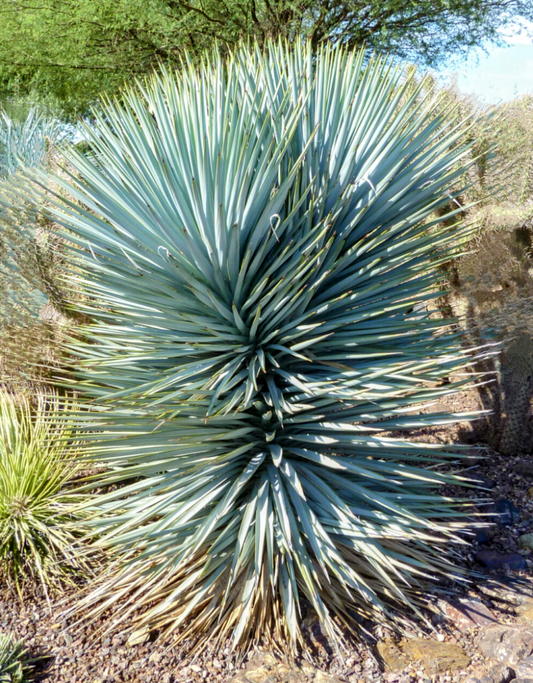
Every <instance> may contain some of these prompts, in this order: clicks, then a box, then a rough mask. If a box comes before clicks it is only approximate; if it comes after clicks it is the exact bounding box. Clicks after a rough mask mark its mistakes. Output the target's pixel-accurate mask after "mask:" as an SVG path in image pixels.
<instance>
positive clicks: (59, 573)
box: [0, 392, 86, 592]
mask: <svg viewBox="0 0 533 683" xmlns="http://www.w3.org/2000/svg"><path fill="white" fill-rule="evenodd" d="M70 409H72V406H71V405H69V404H68V403H65V402H64V401H62V400H60V399H59V398H58V397H56V396H53V395H50V396H43V395H40V396H39V397H38V398H37V399H36V406H32V405H31V403H30V401H29V400H28V399H27V398H26V397H24V396H21V395H19V396H13V395H9V394H7V393H5V392H2V393H1V394H0V567H1V572H2V574H3V576H4V577H6V578H7V579H8V580H9V581H13V582H14V584H15V585H16V587H17V589H18V590H19V592H20V591H22V589H23V584H24V581H25V580H26V579H37V580H38V581H40V582H41V584H42V585H43V587H44V588H45V589H48V587H50V586H51V587H54V586H56V585H57V584H58V582H60V581H61V579H63V578H66V577H67V575H68V573H69V572H70V571H71V570H72V569H81V568H84V567H85V565H86V561H85V559H84V556H83V554H82V553H81V551H80V548H79V546H78V543H77V541H76V539H77V537H78V536H79V530H80V526H79V520H80V515H81V513H79V512H78V513H75V512H74V511H73V508H74V506H75V505H77V504H78V503H79V502H80V501H81V500H82V499H81V498H80V495H79V494H75V493H73V492H72V491H71V487H70V488H69V484H71V482H72V481H73V480H74V479H75V478H76V476H77V475H78V474H79V472H80V469H81V464H80V462H79V461H78V460H77V456H78V454H79V448H78V447H77V444H76V436H75V434H74V432H73V429H72V425H71V424H70V422H69V412H68V411H69V410H70Z"/></svg>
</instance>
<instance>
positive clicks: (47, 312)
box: [0, 109, 70, 387]
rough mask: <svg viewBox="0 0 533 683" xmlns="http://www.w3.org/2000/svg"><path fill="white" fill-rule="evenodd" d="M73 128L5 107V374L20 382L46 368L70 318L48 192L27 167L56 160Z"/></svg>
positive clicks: (1, 164)
mask: <svg viewBox="0 0 533 683" xmlns="http://www.w3.org/2000/svg"><path fill="white" fill-rule="evenodd" d="M69 134H70V129H69V128H67V127H66V126H64V125H61V124H60V123H59V122H58V121H56V120H54V119H51V118H47V117H46V116H44V115H43V114H40V113H39V112H38V111H37V110H35V109H32V110H30V111H29V113H28V114H27V116H26V118H24V119H23V120H21V121H14V120H12V119H11V118H10V117H9V116H7V114H6V113H5V112H4V113H2V114H0V379H1V380H2V381H3V383H5V382H7V381H9V382H10V384H12V385H13V384H15V383H16V384H17V387H20V385H21V384H25V385H27V384H28V379H29V380H30V383H32V382H34V381H35V380H38V379H39V378H42V377H43V376H46V374H47V373H48V367H49V366H50V365H54V361H55V360H56V357H55V350H56V348H57V344H56V339H57V337H58V336H59V335H60V333H61V330H62V328H63V327H64V326H65V325H67V324H68V323H69V321H68V318H67V316H65V314H64V311H63V310H62V297H61V287H60V285H59V273H60V271H61V265H62V264H61V241H60V240H58V239H57V237H56V236H55V234H54V230H53V226H52V225H50V224H49V223H47V221H46V220H44V219H43V217H42V215H41V209H42V205H43V202H44V199H43V197H42V196H39V195H37V194H36V193H34V192H29V191H27V190H28V189H29V188H28V184H27V183H26V182H25V172H26V169H27V168H34V167H39V168H46V167H49V166H52V165H53V163H52V160H53V159H54V158H55V157H56V156H57V151H56V150H57V144H58V142H59V141H60V140H63V139H65V138H68V137H69ZM25 190H26V191H25ZM22 197H23V198H22ZM30 339H31V343H29V340H30Z"/></svg>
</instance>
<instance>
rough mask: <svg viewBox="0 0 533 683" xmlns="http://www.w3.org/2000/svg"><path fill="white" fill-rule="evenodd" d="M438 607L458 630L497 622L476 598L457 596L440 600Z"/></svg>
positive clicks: (466, 629)
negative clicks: (452, 598)
mask: <svg viewBox="0 0 533 683" xmlns="http://www.w3.org/2000/svg"><path fill="white" fill-rule="evenodd" d="M439 607H440V609H441V611H442V613H443V614H444V616H445V617H446V618H447V619H448V620H449V621H451V622H452V623H453V624H454V625H455V626H456V627H457V628H458V629H459V630H460V631H468V629H471V628H475V627H476V626H489V625H491V624H497V623H498V619H497V618H496V617H495V616H494V614H493V613H492V612H491V611H490V609H489V608H488V607H486V606H485V605H484V604H483V603H482V602H481V600H478V599H477V598H458V599H455V600H450V601H446V600H440V601H439Z"/></svg>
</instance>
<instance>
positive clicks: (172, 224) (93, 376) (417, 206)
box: [52, 43, 471, 648]
mask: <svg viewBox="0 0 533 683" xmlns="http://www.w3.org/2000/svg"><path fill="white" fill-rule="evenodd" d="M420 92H421V87H419V86H417V85H416V82H415V81H414V80H413V76H412V75H411V76H409V77H407V78H404V72H403V71H402V70H401V69H398V68H395V67H393V66H392V65H391V63H390V62H389V61H388V60H387V59H385V58H382V57H373V56H369V55H367V54H365V52H364V51H359V52H352V51H347V50H344V49H342V48H341V47H331V46H328V47H322V48H320V50H319V51H318V53H316V54H313V53H312V51H311V48H310V47H309V46H308V45H303V44H300V43H296V44H295V45H294V46H292V47H290V46H288V45H287V44H285V43H272V44H270V45H268V46H267V47H266V48H265V50H264V51H261V50H260V49H259V48H254V47H244V48H242V49H241V50H239V51H237V52H236V53H235V54H234V55H232V56H230V57H228V58H227V59H224V60H223V59H222V57H220V56H219V55H218V54H215V55H213V56H212V57H211V58H209V59H206V61H205V62H204V64H203V66H202V67H201V68H200V69H196V67H194V66H193V65H186V64H185V65H184V66H183V69H182V71H180V72H179V74H176V73H171V72H168V73H165V74H163V75H159V76H154V77H153V78H152V79H151V81H150V82H148V83H146V84H144V85H142V86H141V85H139V86H137V87H135V88H132V89H130V90H128V91H126V92H125V94H124V97H123V100H122V101H111V102H108V103H107V104H106V105H105V106H104V107H103V109H102V110H101V111H95V112H94V124H91V125H89V124H88V125H87V126H86V127H85V131H84V134H85V136H86V138H87V140H88V141H89V144H90V147H91V150H92V155H91V156H90V157H89V156H83V155H81V154H78V153H77V152H76V151H75V150H71V151H68V150H67V151H66V155H67V158H68V160H69V162H70V164H71V168H73V169H74V170H73V173H72V176H71V180H70V181H69V182H61V180H59V181H58V182H59V183H60V184H61V186H62V188H63V191H64V196H65V198H64V199H63V200H61V199H58V200H57V203H56V205H55V207H54V208H53V209H52V217H53V219H54V220H55V221H56V222H58V223H59V224H62V225H63V226H65V228H67V229H68V233H67V232H66V233H65V234H68V235H69V239H70V240H71V243H72V244H74V246H73V247H72V250H71V254H72V259H73V263H74V265H73V267H72V276H71V282H72V284H73V287H78V288H81V290H82V291H83V292H84V294H85V297H86V298H85V299H84V303H83V305H82V304H79V303H78V310H79V311H80V312H81V313H83V315H87V316H89V317H90V318H91V319H92V323H91V324H89V325H86V326H85V327H84V328H82V329H81V330H80V334H81V338H80V337H78V338H76V339H73V340H72V342H71V343H70V344H69V346H68V351H69V353H71V354H72V357H73V362H72V370H73V372H74V373H75V374H76V376H77V388H78V389H79V390H80V391H83V392H85V394H86V395H89V396H92V397H93V399H94V402H95V408H98V409H97V410H95V411H93V413H92V415H93V417H92V418H91V417H87V416H83V420H84V422H83V424H84V427H85V438H87V439H88V440H89V441H90V443H91V444H92V445H91V450H92V453H93V457H94V458H95V460H96V461H97V462H101V463H104V464H105V465H106V470H105V472H102V474H101V475H100V476H99V477H98V478H97V479H96V481H95V486H100V487H101V486H109V487H110V488H109V489H108V490H107V491H106V492H104V493H102V494H100V495H99V496H98V497H97V498H95V499H94V500H93V501H92V508H93V511H94V515H93V517H92V529H93V531H94V533H95V535H98V536H99V538H100V540H99V543H100V544H101V545H103V546H104V547H106V548H107V549H108V550H109V552H110V553H111V554H112V556H113V557H114V562H113V563H112V565H111V567H110V569H109V570H108V571H107V573H106V574H105V575H104V577H103V578H102V581H101V582H100V584H99V585H98V586H97V587H95V588H94V590H93V591H91V593H90V595H88V596H87V597H86V598H85V599H84V601H82V603H81V605H80V609H82V610H85V609H87V608H88V607H89V606H90V607H91V608H92V609H93V610H94V611H93V613H94V614H95V615H98V614H100V613H103V612H105V610H107V609H108V608H110V607H112V606H115V605H116V604H117V603H119V602H120V605H121V607H120V610H118V611H116V610H114V614H113V616H114V624H115V626H116V627H119V626H120V624H121V623H125V622H126V621H127V620H128V619H129V618H130V616H131V614H132V613H136V614H137V616H138V621H140V623H141V625H142V626H148V627H149V628H165V629H167V630H168V631H169V632H174V633H175V634H176V636H177V637H178V639H181V640H183V639H187V638H188V639H192V640H194V641H196V642H198V643H202V642H206V641H207V640H213V641H214V642H216V643H221V642H224V641H225V639H226V638H227V637H228V636H231V638H232V642H233V644H234V645H235V646H239V647H241V646H242V647H246V645H247V644H249V643H251V642H253V641H256V640H259V639H260V638H262V637H266V638H274V639H278V640H279V639H286V640H287V641H288V646H289V647H293V648H294V647H297V646H298V643H299V642H301V640H302V636H301V628H300V621H301V620H300V609H301V605H302V599H304V598H305V600H307V601H308V603H310V605H311V607H312V609H313V610H314V611H315V612H316V614H317V615H318V618H319V619H320V621H321V623H322V625H323V627H324V628H325V629H326V631H327V633H328V634H329V636H330V637H331V638H332V639H333V640H335V641H336V642H340V641H341V640H342V629H343V627H344V626H345V625H350V624H353V623H354V621H357V620H358V619H361V618H367V617H371V618H376V619H383V620H385V621H386V622H387V623H391V620H396V621H397V622H402V621H403V620H404V618H403V617H402V616H401V612H402V611H405V609H406V608H408V609H410V610H415V611H418V613H419V614H420V613H421V612H420V607H421V606H422V605H424V604H425V603H426V600H427V596H426V591H427V586H428V581H431V580H439V578H441V579H446V580H449V579H452V580H456V579H458V580H460V579H461V578H462V576H463V574H462V570H461V569H460V568H458V567H456V566H455V565H454V563H453V561H452V560H453V551H452V550H451V548H452V547H453V544H454V543H455V542H458V537H457V531H459V530H461V529H462V528H463V525H464V523H463V522H462V521H461V515H462V511H461V510H462V508H461V506H462V502H461V501H457V500H453V499H452V498H450V497H447V496H446V495H444V494H443V493H441V492H440V491H439V488H440V487H441V486H442V485H444V484H464V483H465V480H463V479H462V478H461V477H460V476H458V475H457V474H453V473H450V472H446V471H445V470H444V469H442V468H441V465H443V464H444V465H445V464H446V463H447V462H449V461H450V460H456V459H458V458H459V457H460V455H461V449H460V447H447V446H445V445H440V444H431V443H423V442H421V441H416V440H415V441H409V440H408V439H407V438H406V434H407V435H408V434H409V432H410V431H412V430H418V429H420V428H426V427H431V426H433V425H443V424H447V423H451V422H453V421H455V420H457V419H458V417H457V416H451V415H448V414H441V413H438V412H433V413H431V412H424V411H421V410H420V407H421V406H422V404H426V403H431V402H432V401H435V400H436V399H438V398H439V397H442V396H444V395H445V394H448V393H453V392H455V391H457V390H458V389H459V388H460V387H461V386H462V385H463V383H462V381H458V382H455V383H454V382H453V381H452V382H451V383H450V382H448V381H447V380H448V377H449V375H450V374H451V375H454V374H456V373H459V372H460V371H462V369H463V368H465V367H466V366H467V365H468V363H469V361H470V355H471V354H469V353H468V352H467V351H465V350H464V349H463V348H462V346H461V343H460V338H459V336H458V334H457V333H456V332H455V331H454V329H453V326H452V325H450V322H449V321H444V320H442V319H441V318H440V317H439V316H435V315H432V314H431V310H429V309H431V301H432V300H433V299H434V298H435V297H436V296H438V295H439V286H440V283H441V282H442V274H441V271H440V270H439V264H441V263H442V262H444V261H446V260H447V259H449V258H450V256H451V255H452V254H453V253H454V251H455V250H456V249H457V245H458V243H459V242H460V240H461V237H462V235H463V234H464V232H463V228H462V227H461V226H460V225H455V224H454V221H453V220H450V219H451V216H450V215H447V216H446V217H445V218H446V220H445V221H444V222H443V221H442V218H443V217H442V216H441V217H440V218H439V217H437V215H436V212H437V210H439V209H441V208H442V207H444V206H445V205H446V203H447V202H449V197H450V196H452V197H454V196H456V194H457V193H458V192H460V190H461V189H462V188H461V184H460V183H461V177H462V174H463V172H464V169H465V166H466V165H467V164H468V163H469V162H468V150H469V148H468V145H467V143H466V142H464V141H463V137H462V135H463V131H464V126H459V125H455V124H452V123H451V120H452V119H450V118H448V117H447V115H446V113H445V112H444V113H443V112H440V113H438V112H436V111H435V102H434V100H432V99H431V98H427V97H426V98H421V97H420ZM463 417H464V416H463Z"/></svg>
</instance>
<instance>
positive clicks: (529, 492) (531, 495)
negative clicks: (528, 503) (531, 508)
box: [526, 486, 533, 498]
mask: <svg viewBox="0 0 533 683" xmlns="http://www.w3.org/2000/svg"><path fill="white" fill-rule="evenodd" d="M526 496H527V497H528V498H533V486H532V487H531V488H530V489H528V490H527V493H526Z"/></svg>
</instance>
